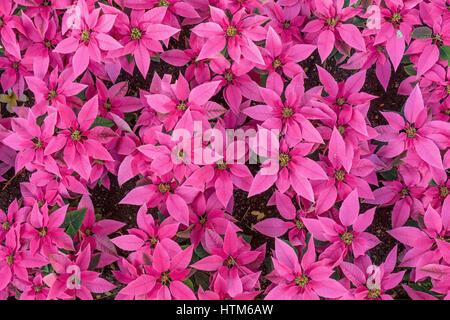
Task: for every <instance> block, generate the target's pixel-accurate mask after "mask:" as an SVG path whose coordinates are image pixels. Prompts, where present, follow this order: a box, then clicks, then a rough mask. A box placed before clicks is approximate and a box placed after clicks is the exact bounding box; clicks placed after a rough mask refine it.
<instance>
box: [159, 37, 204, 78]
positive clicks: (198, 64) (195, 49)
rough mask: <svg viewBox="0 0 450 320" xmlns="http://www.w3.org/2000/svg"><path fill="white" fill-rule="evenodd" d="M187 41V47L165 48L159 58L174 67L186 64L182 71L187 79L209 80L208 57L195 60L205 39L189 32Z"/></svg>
mask: <svg viewBox="0 0 450 320" xmlns="http://www.w3.org/2000/svg"><path fill="white" fill-rule="evenodd" d="M188 41H189V42H188V48H187V49H185V50H180V49H171V50H166V51H164V52H162V53H161V54H160V58H161V59H162V60H164V61H165V62H167V63H170V64H171V65H173V66H176V67H182V66H184V65H186V64H188V67H187V68H186V71H185V73H184V75H185V77H186V80H187V81H190V82H194V83H197V84H202V83H204V82H207V81H210V80H211V71H210V69H209V65H208V61H209V59H202V60H197V57H198V55H199V54H200V51H201V50H202V47H203V45H204V43H205V41H206V40H205V39H204V38H201V37H199V36H197V35H196V34H194V33H191V35H190V37H189V40H188Z"/></svg>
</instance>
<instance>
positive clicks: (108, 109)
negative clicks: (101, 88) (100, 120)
mask: <svg viewBox="0 0 450 320" xmlns="http://www.w3.org/2000/svg"><path fill="white" fill-rule="evenodd" d="M111 107H112V106H111V103H110V102H109V100H107V101H106V102H105V103H104V104H103V108H105V110H106V111H111Z"/></svg>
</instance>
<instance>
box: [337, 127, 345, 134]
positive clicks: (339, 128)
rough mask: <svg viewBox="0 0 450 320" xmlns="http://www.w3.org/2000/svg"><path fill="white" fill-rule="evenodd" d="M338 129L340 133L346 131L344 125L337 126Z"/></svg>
mask: <svg viewBox="0 0 450 320" xmlns="http://www.w3.org/2000/svg"><path fill="white" fill-rule="evenodd" d="M337 130H338V132H339V133H340V134H344V132H345V127H344V126H338V127H337Z"/></svg>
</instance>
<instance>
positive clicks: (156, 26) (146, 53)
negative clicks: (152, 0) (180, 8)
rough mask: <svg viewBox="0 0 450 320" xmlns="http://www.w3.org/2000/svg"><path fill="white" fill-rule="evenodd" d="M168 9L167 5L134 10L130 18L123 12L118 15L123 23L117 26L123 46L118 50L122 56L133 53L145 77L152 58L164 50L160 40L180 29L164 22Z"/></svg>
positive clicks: (166, 39)
mask: <svg viewBox="0 0 450 320" xmlns="http://www.w3.org/2000/svg"><path fill="white" fill-rule="evenodd" d="M166 11H167V7H165V6H163V7H157V8H153V9H151V10H148V11H144V10H132V11H131V15H130V17H129V18H128V17H127V15H125V14H124V13H122V12H121V14H120V15H119V17H118V20H119V21H120V22H121V24H120V28H117V34H118V35H119V36H120V39H119V42H120V43H121V44H122V46H123V49H121V50H120V51H118V52H120V55H121V56H123V55H128V54H133V55H134V60H135V62H136V66H137V67H138V69H139V71H140V72H141V74H142V76H143V77H144V78H146V77H147V73H148V69H149V67H150V58H151V57H155V56H157V53H158V52H163V51H164V49H163V47H162V46H161V43H160V41H168V40H169V39H170V37H172V36H173V35H175V34H176V33H178V32H179V31H180V30H179V29H177V28H174V27H171V26H169V25H165V24H163V19H164V16H165V15H166Z"/></svg>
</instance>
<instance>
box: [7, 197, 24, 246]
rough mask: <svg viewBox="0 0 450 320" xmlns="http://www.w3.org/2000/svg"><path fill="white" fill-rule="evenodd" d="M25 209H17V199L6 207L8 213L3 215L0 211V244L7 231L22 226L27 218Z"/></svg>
mask: <svg viewBox="0 0 450 320" xmlns="http://www.w3.org/2000/svg"><path fill="white" fill-rule="evenodd" d="M27 211H28V210H27V209H26V208H19V204H18V202H17V199H14V201H13V202H11V203H10V205H9V206H8V212H7V213H6V214H5V212H4V211H3V210H1V209H0V224H1V228H0V242H3V241H4V240H5V238H6V235H7V234H8V232H9V230H10V229H12V228H14V227H15V226H18V225H20V224H22V223H23V222H24V221H25V220H26V218H27V214H28V212H27Z"/></svg>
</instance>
